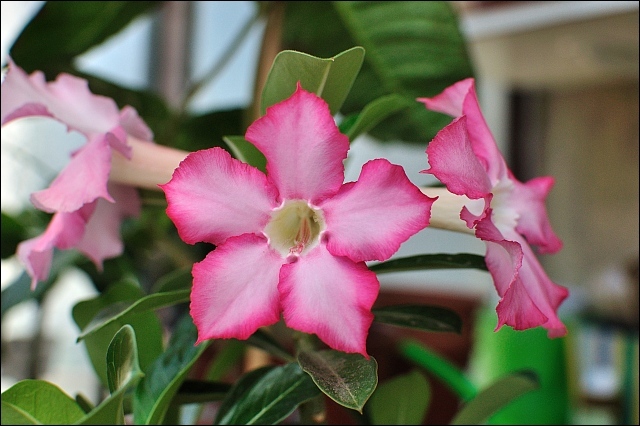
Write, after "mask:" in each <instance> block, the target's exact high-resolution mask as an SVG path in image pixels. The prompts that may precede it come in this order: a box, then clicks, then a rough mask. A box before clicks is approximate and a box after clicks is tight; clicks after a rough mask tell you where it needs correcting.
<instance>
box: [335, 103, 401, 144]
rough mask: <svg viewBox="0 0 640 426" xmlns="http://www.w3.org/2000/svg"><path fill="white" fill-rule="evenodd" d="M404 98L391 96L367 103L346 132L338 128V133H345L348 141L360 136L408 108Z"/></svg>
mask: <svg viewBox="0 0 640 426" xmlns="http://www.w3.org/2000/svg"><path fill="white" fill-rule="evenodd" d="M409 105H410V104H409V102H408V101H407V99H406V98H403V97H402V96H400V95H396V94H391V95H387V96H382V97H380V98H378V99H376V100H374V101H371V102H369V103H368V104H367V105H365V107H364V108H363V110H362V112H360V114H358V116H357V118H356V119H355V121H354V122H353V123H352V124H351V125H350V126H349V128H348V130H347V129H343V128H342V125H341V126H340V131H341V132H343V133H345V134H346V135H347V136H348V137H349V140H350V141H353V140H354V139H355V138H357V137H358V136H360V135H361V134H363V133H365V132H368V131H369V130H371V129H373V128H374V127H375V126H376V125H377V124H378V123H380V122H381V121H382V120H384V119H385V118H387V117H388V116H390V115H391V114H394V113H396V112H398V111H400V110H402V109H404V108H408V107H409Z"/></svg>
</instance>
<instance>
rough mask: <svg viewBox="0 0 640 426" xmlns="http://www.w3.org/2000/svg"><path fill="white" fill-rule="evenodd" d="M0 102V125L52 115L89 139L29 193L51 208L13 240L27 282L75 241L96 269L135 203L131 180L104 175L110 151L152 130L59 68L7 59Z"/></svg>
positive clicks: (114, 246)
mask: <svg viewBox="0 0 640 426" xmlns="http://www.w3.org/2000/svg"><path fill="white" fill-rule="evenodd" d="M1 105H2V110H1V123H2V125H5V124H6V123H8V122H10V121H12V120H16V119H19V118H23V117H33V116H42V117H50V118H52V119H54V120H57V121H59V122H61V123H63V124H65V125H66V127H67V129H68V130H69V131H72V130H74V131H78V132H80V133H81V134H82V135H84V136H85V137H86V139H87V140H86V144H85V145H83V146H82V147H81V148H80V149H78V150H77V151H76V152H74V153H73V155H72V158H71V160H70V161H69V163H68V164H67V166H66V167H65V168H64V169H63V170H62V171H61V172H60V173H59V174H58V176H57V177H56V178H55V179H54V180H53V182H52V183H51V184H50V186H49V187H48V188H46V189H44V190H41V191H37V192H35V193H33V194H32V195H31V201H32V203H33V204H34V205H35V206H36V207H37V208H38V209H40V210H43V211H45V212H48V213H53V214H54V215H53V217H52V220H51V222H50V224H49V226H48V227H47V229H46V231H45V232H44V233H43V234H41V235H39V236H37V237H35V238H32V239H30V240H27V241H24V242H22V243H21V244H20V245H19V246H18V258H19V259H20V261H21V262H22V263H23V264H24V266H25V268H26V270H27V272H28V274H29V275H30V276H31V278H32V287H33V288H35V286H36V285H37V283H38V282H39V281H42V280H46V279H47V277H48V275H49V271H50V267H51V260H52V256H53V250H54V248H58V249H62V250H66V249H71V248H76V249H78V250H79V251H80V252H82V253H83V254H85V255H86V256H88V257H89V258H90V259H91V260H92V261H93V262H94V263H95V265H96V267H98V269H101V268H102V262H103V260H104V259H106V258H109V257H114V256H117V255H119V254H121V253H122V250H123V247H122V241H121V239H120V235H119V228H120V223H121V221H122V220H123V219H124V218H126V217H129V216H134V215H137V214H138V211H139V209H140V200H139V197H138V194H137V192H136V191H135V189H134V188H132V187H129V186H126V185H121V184H118V183H116V182H109V176H110V173H111V164H112V157H114V158H116V157H117V158H118V160H117V161H120V162H122V161H128V160H130V159H131V158H132V156H133V152H134V146H135V147H137V148H136V149H137V151H138V152H143V151H144V150H145V149H148V148H146V147H147V146H148V147H153V146H156V145H155V144H153V143H150V142H149V141H150V140H151V139H152V133H151V131H150V130H149V128H148V127H147V125H146V124H145V123H144V122H143V121H142V119H141V118H140V117H139V116H138V114H137V112H136V111H135V110H134V109H133V108H132V107H129V106H126V107H124V108H123V109H122V110H118V107H117V105H116V103H115V102H114V101H113V100H112V99H110V98H107V97H103V96H98V95H94V94H92V93H91V92H90V91H89V88H88V84H87V81H86V80H83V79H80V78H77V77H74V76H72V75H69V74H60V75H59V76H58V77H57V79H56V80H55V81H53V82H50V83H47V82H46V81H45V77H44V74H43V73H42V72H38V71H37V72H34V73H33V74H31V75H27V74H26V73H25V72H24V70H22V69H21V68H19V67H18V66H16V64H15V63H14V62H13V61H11V60H9V70H8V72H7V74H6V77H5V79H4V81H3V83H2V101H1ZM134 138H135V139H134ZM138 156H139V157H140V155H138ZM182 158H183V157H182ZM175 165H177V162H175ZM156 177H157V176H156ZM167 180H168V177H167ZM167 180H164V181H157V182H155V183H154V185H155V184H157V183H162V182H166V181H167Z"/></svg>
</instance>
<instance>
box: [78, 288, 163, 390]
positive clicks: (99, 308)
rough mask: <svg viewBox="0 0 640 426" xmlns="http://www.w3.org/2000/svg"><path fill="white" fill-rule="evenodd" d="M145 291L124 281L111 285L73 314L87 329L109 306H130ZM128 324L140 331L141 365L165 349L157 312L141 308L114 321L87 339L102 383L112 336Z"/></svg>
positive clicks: (90, 354) (149, 362)
mask: <svg viewBox="0 0 640 426" xmlns="http://www.w3.org/2000/svg"><path fill="white" fill-rule="evenodd" d="M143 297H144V293H143V292H142V290H141V289H140V287H138V286H137V285H136V284H134V283H131V282H127V281H122V282H118V283H114V284H113V285H111V286H110V287H109V288H108V289H107V291H105V292H104V293H103V294H101V295H99V296H97V297H95V298H93V299H89V300H85V301H82V302H79V303H77V304H76V305H75V306H74V307H73V309H72V312H71V314H72V316H73V320H74V321H75V323H76V324H77V325H78V328H79V329H80V330H83V329H85V328H86V327H87V326H88V325H89V324H90V323H91V321H93V320H94V319H95V318H96V316H97V315H98V314H100V313H102V314H106V313H107V312H108V311H109V309H113V310H116V311H117V310H118V309H122V308H121V307H122V306H127V307H128V306H130V305H131V304H132V303H135V302H136V301H137V300H138V299H141V298H143ZM125 324H130V325H131V326H132V327H133V329H134V330H135V331H136V344H137V347H138V353H139V363H140V367H141V368H142V369H143V370H144V369H145V368H146V367H147V366H148V365H150V364H151V363H152V362H153V361H154V360H155V359H156V358H157V357H158V356H159V355H160V354H161V353H162V327H161V325H160V320H159V319H158V317H157V316H156V314H155V312H150V311H147V312H141V313H137V314H135V315H132V316H131V317H130V318H128V319H127V320H126V321H121V320H117V321H113V322H111V323H110V324H108V325H106V326H105V327H102V328H101V329H100V330H98V331H96V332H95V333H93V334H92V335H90V336H87V337H85V338H84V339H83V342H84V344H85V346H86V348H87V352H88V354H89V358H90V359H91V363H92V364H93V367H94V369H95V371H96V373H97V375H98V377H99V378H100V379H101V380H102V383H103V384H104V385H105V386H106V385H107V376H106V371H107V365H106V360H105V353H106V352H107V349H108V347H109V343H110V342H111V339H112V338H113V336H114V335H115V334H116V332H117V331H118V330H119V329H120V328H121V327H122V326H123V325H125Z"/></svg>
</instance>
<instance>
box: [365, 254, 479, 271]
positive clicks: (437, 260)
mask: <svg viewBox="0 0 640 426" xmlns="http://www.w3.org/2000/svg"><path fill="white" fill-rule="evenodd" d="M369 269H371V270H372V271H373V272H375V273H377V274H382V273H385V272H403V271H422V270H428V269H480V270H482V271H486V270H487V265H486V263H485V261H484V256H480V255H477V254H470V253H457V254H449V253H437V254H420V255H416V256H408V257H400V258H397V259H391V260H387V261H385V262H380V263H376V264H373V265H370V266H369Z"/></svg>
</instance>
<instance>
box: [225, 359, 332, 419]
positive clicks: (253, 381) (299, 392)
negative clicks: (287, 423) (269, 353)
mask: <svg viewBox="0 0 640 426" xmlns="http://www.w3.org/2000/svg"><path fill="white" fill-rule="evenodd" d="M319 394H320V391H319V390H318V388H317V387H316V385H315V384H314V383H313V381H312V380H311V378H310V377H309V376H308V375H307V374H306V373H304V372H303V371H302V370H301V369H300V366H299V365H298V364H297V363H289V364H285V365H283V366H278V367H270V366H268V367H263V368H261V369H258V370H254V371H252V372H250V373H248V374H247V375H245V376H244V377H243V378H241V379H240V380H239V381H238V382H237V383H236V385H234V387H233V388H232V390H231V392H230V393H229V394H228V395H227V398H225V400H224V401H223V403H222V406H221V407H220V411H219V413H218V417H217V418H216V421H215V424H222V425H223V424H242V425H253V424H277V423H279V422H281V421H282V420H284V419H285V418H287V417H288V416H289V415H290V414H291V413H293V411H294V410H295V409H296V408H297V407H298V406H299V405H300V404H302V403H303V402H306V401H308V400H310V399H312V398H313V397H315V396H317V395H319Z"/></svg>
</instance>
